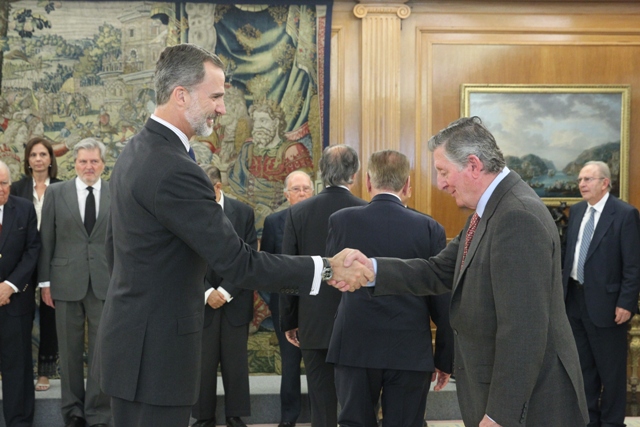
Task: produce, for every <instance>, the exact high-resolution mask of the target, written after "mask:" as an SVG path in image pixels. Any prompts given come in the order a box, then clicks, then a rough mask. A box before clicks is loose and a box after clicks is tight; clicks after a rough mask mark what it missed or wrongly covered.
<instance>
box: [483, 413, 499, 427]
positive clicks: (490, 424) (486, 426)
mask: <svg viewBox="0 0 640 427" xmlns="http://www.w3.org/2000/svg"><path fill="white" fill-rule="evenodd" d="M478 427H501V426H500V424H498V423H497V422H495V421H493V420H492V419H491V418H489V417H488V416H487V414H485V415H484V418H483V419H482V421H480V424H479V425H478Z"/></svg>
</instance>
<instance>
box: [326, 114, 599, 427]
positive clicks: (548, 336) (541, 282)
mask: <svg viewBox="0 0 640 427" xmlns="http://www.w3.org/2000/svg"><path fill="white" fill-rule="evenodd" d="M429 149H430V150H431V151H432V152H433V158H434V166H435V169H436V172H437V175H436V176H437V181H438V187H439V188H440V189H442V190H445V191H447V192H448V193H449V194H451V195H452V196H453V197H454V198H455V200H456V203H457V205H458V206H459V207H466V208H470V209H474V210H475V211H476V212H475V214H474V215H473V216H471V217H470V218H469V222H468V223H467V225H466V226H465V227H464V229H463V230H462V232H461V233H460V234H459V235H458V236H457V237H455V238H454V239H453V240H452V241H451V242H450V243H449V244H448V245H447V247H446V248H445V249H444V250H443V251H442V252H440V253H439V254H438V255H437V256H435V257H432V258H430V259H429V260H420V259H415V260H399V259H390V258H377V259H376V261H377V267H376V268H377V272H378V274H377V276H376V282H375V287H376V289H375V295H395V294H401V293H406V292H409V293H413V294H415V295H426V294H433V293H444V292H447V291H449V290H451V307H450V311H449V313H450V319H451V326H452V327H453V331H454V335H455V375H456V385H457V391H458V401H459V403H460V411H461V413H462V419H463V421H464V423H465V425H469V426H476V425H479V426H480V427H487V426H500V425H502V426H514V425H522V426H527V427H532V426H535V427H538V426H563V427H584V425H585V424H586V423H587V420H588V415H587V409H586V402H585V397H584V385H583V382H582V373H581V372H580V363H579V360H578V351H577V349H576V345H575V341H574V340H573V335H572V332H571V326H570V325H569V321H568V320H567V315H566V312H565V308H564V303H563V291H562V271H561V261H560V259H561V253H560V252H561V250H560V237H559V235H558V231H557V228H556V225H555V223H554V221H553V219H552V217H551V214H550V213H549V210H548V209H547V208H546V206H545V205H544V204H543V203H542V201H541V200H540V198H539V197H538V196H537V195H536V193H535V192H534V191H533V190H532V189H531V188H530V187H529V185H527V183H525V182H524V181H523V180H522V179H521V178H520V177H519V176H518V175H517V174H516V173H515V172H511V171H509V169H508V168H507V167H506V166H505V161H504V158H503V155H502V152H501V151H500V149H499V148H498V146H497V144H496V142H495V139H494V138H493V135H491V133H490V132H489V131H488V130H487V129H486V128H485V127H484V126H483V125H482V122H481V120H480V118H478V117H471V118H467V117H465V118H462V119H459V120H457V121H455V122H453V123H451V124H450V125H449V126H448V127H447V128H446V129H444V130H442V131H441V132H439V133H438V134H437V135H435V136H434V137H432V138H431V139H430V140H429ZM342 257H346V258H345V264H346V265H349V263H350V261H351V260H352V259H357V260H359V261H360V262H363V263H367V265H368V266H369V267H370V268H372V269H373V268H374V266H373V262H372V261H371V260H368V259H367V258H366V257H364V256H363V255H362V254H360V253H359V252H358V251H352V250H345V251H343V252H342V253H341V254H340V256H336V257H335V259H334V264H335V263H337V261H338V260H339V259H340V258H342ZM332 265H333V264H332ZM341 270H342V268H337V269H336V267H334V272H340V271H341ZM342 285H343V284H341V283H339V281H338V284H337V286H339V287H341V288H342V289H346V288H348V287H347V286H342ZM356 287H357V286H353V287H351V288H356Z"/></svg>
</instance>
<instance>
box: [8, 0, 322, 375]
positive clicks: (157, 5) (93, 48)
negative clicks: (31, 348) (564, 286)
mask: <svg viewBox="0 0 640 427" xmlns="http://www.w3.org/2000/svg"><path fill="white" fill-rule="evenodd" d="M331 7H332V0H321V1H308V0H304V1H303V0H297V1H295V0H293V1H290V0H271V1H270V2H269V4H257V3H256V2H255V1H253V2H251V1H243V0H240V1H224V0H223V1H217V2H206V1H194V2H161V1H47V0H0V71H1V74H0V78H1V86H0V87H1V94H0V114H1V117H0V160H3V161H5V162H6V163H7V164H8V165H9V167H10V169H11V175H12V179H13V180H18V179H19V178H21V176H22V174H23V172H24V171H23V170H22V163H23V155H24V147H25V144H26V143H27V141H28V140H29V139H31V138H32V137H34V136H42V135H44V136H46V137H48V138H49V139H50V140H51V141H52V142H53V146H54V151H55V156H56V160H57V163H58V170H59V173H58V178H61V179H63V180H66V179H71V178H73V177H75V175H76V174H75V170H74V164H73V147H74V146H75V144H77V143H78V142H79V141H80V140H82V139H83V138H87V137H93V138H97V139H99V140H100V141H102V142H103V143H104V144H105V146H106V147H107V159H106V160H107V161H106V167H105V172H104V174H103V177H104V178H105V179H107V180H108V179H109V177H110V174H111V170H112V168H113V165H114V164H115V162H116V161H117V158H118V155H119V154H120V152H121V151H122V149H123V148H124V146H125V145H126V144H127V142H128V140H129V139H130V138H131V137H132V136H133V135H134V134H136V133H137V132H138V131H139V130H140V129H141V128H142V126H143V125H144V123H145V121H146V120H147V119H148V118H149V116H150V115H151V114H152V113H153V111H154V109H155V107H156V105H155V91H154V88H153V74H154V68H155V62H156V60H157V58H158V56H159V54H160V52H161V51H162V50H163V49H164V48H165V47H166V46H172V45H175V44H178V43H194V44H196V45H198V46H201V47H203V48H205V49H207V50H209V51H210V52H215V53H216V54H217V55H218V56H219V57H220V59H221V60H222V61H223V63H224V64H225V74H226V77H227V79H226V94H225V104H226V111H227V113H226V115H224V116H222V117H220V118H219V120H218V121H217V122H216V124H215V128H214V132H213V134H212V135H211V136H210V137H207V138H198V139H197V140H193V141H191V144H192V146H193V148H194V151H195V153H196V158H197V161H198V162H199V163H200V164H201V165H204V164H213V165H215V166H217V167H218V168H219V169H220V170H221V172H222V177H223V184H224V189H225V193H226V194H227V195H228V196H229V197H233V198H237V199H239V200H241V201H243V202H245V203H247V204H249V205H251V206H252V207H253V208H254V210H255V213H256V228H257V230H258V233H259V235H260V234H261V229H262V224H263V221H264V218H265V217H266V216H267V215H269V214H270V213H273V212H275V211H277V210H281V209H285V208H286V207H288V205H287V202H286V200H285V199H284V196H283V188H284V186H283V181H284V178H285V177H286V176H287V175H288V174H289V173H290V172H292V171H294V170H305V171H307V172H309V173H310V174H311V175H312V177H313V179H314V180H317V179H318V176H317V165H318V160H319V157H320V155H321V152H322V148H323V147H324V146H326V145H328V138H329V132H328V129H329V123H328V120H329V111H328V105H329V95H328V94H329V72H328V70H329V57H330V56H329V48H330V45H331V44H330V36H331V34H330V33H331V32H330V28H331ZM255 306H256V309H255V312H256V316H255V319H254V323H253V326H252V329H253V330H257V329H259V328H260V323H261V321H262V320H263V319H264V318H267V317H268V316H269V312H268V308H267V307H266V304H265V303H264V301H263V300H262V299H261V298H260V297H259V296H258V295H257V294H256V295H255ZM267 323H269V322H267ZM259 335H260V334H256V336H254V337H253V339H252V340H251V342H250V348H251V352H250V354H251V356H250V358H251V361H250V362H251V366H252V371H253V372H273V370H274V369H276V370H277V365H278V363H277V359H278V358H279V354H278V351H277V343H275V344H274V342H275V341H274V340H275V336H273V335H272V334H268V335H264V336H259ZM34 336H37V334H34Z"/></svg>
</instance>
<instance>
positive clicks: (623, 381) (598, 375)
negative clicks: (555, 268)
mask: <svg viewBox="0 0 640 427" xmlns="http://www.w3.org/2000/svg"><path fill="white" fill-rule="evenodd" d="M567 315H568V317H569V323H570V324H571V329H572V330H573V336H574V337H575V340H576V346H577V347H578V355H579V356H580V366H581V368H582V377H583V379H584V388H585V394H586V397H587V406H588V408H589V427H624V425H625V424H624V418H625V406H626V396H627V326H628V325H627V324H625V325H619V326H613V327H610V328H599V327H597V326H595V325H594V324H593V322H592V321H591V319H590V318H589V313H588V312H587V307H586V304H585V300H584V291H583V290H580V289H578V288H576V287H575V286H570V287H569V293H568V295H567ZM611 316H614V313H611Z"/></svg>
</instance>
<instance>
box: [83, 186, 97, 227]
mask: <svg viewBox="0 0 640 427" xmlns="http://www.w3.org/2000/svg"><path fill="white" fill-rule="evenodd" d="M87 190H88V191H89V195H88V196H87V201H86V204H85V205H84V228H85V229H86V230H87V234H88V235H91V231H93V226H94V225H96V198H95V196H94V195H93V187H91V186H89V187H87Z"/></svg>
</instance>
